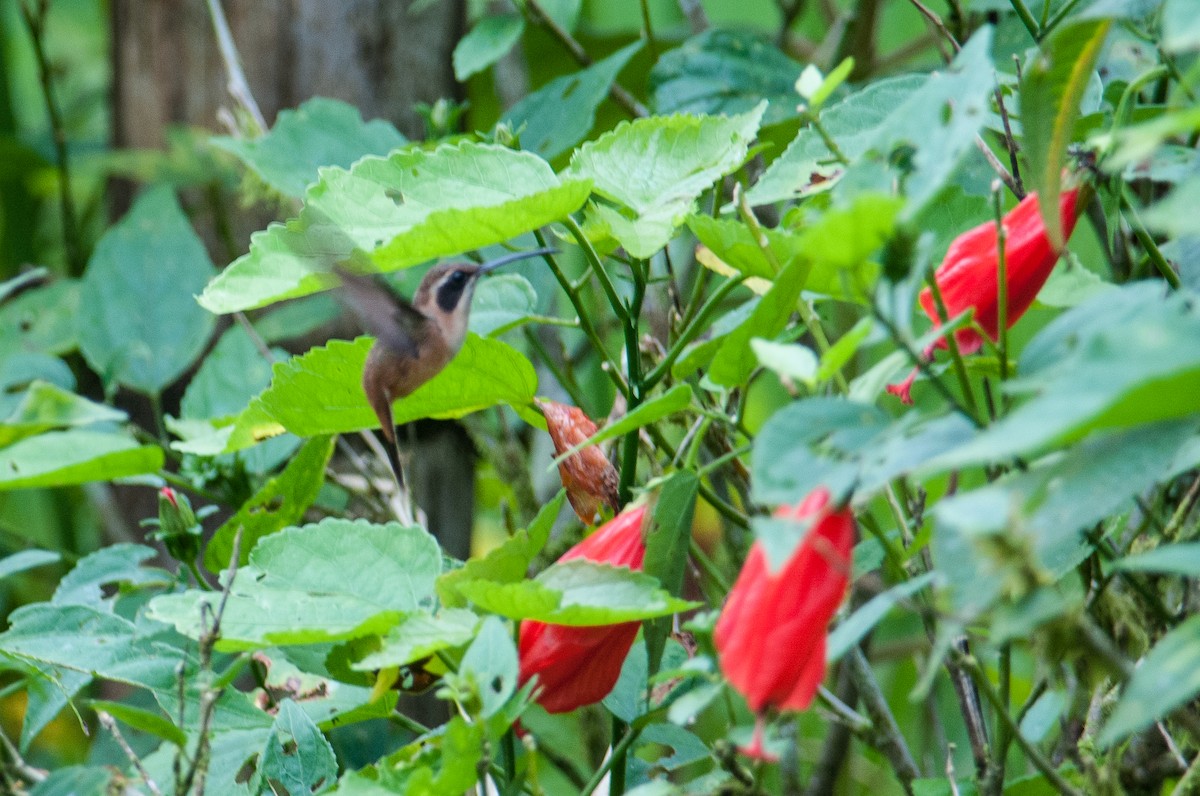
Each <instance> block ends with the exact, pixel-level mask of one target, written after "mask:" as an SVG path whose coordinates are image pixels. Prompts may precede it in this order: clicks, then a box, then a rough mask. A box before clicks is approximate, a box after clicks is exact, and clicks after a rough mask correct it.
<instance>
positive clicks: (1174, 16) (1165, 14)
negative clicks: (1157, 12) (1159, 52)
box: [1162, 0, 1200, 52]
mask: <svg viewBox="0 0 1200 796" xmlns="http://www.w3.org/2000/svg"><path fill="white" fill-rule="evenodd" d="M1162 32H1163V37H1162V46H1163V49H1165V50H1167V51H1168V52H1187V51H1192V50H1200V15H1197V14H1196V8H1195V6H1193V5H1192V4H1191V3H1190V2H1188V0H1166V2H1164V3H1163V6H1162Z"/></svg>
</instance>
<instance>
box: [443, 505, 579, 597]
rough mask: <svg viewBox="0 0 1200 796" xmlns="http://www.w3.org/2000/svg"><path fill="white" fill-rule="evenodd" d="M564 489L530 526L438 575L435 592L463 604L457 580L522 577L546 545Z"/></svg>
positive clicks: (508, 581)
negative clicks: (462, 563)
mask: <svg viewBox="0 0 1200 796" xmlns="http://www.w3.org/2000/svg"><path fill="white" fill-rule="evenodd" d="M566 497H567V492H566V490H565V489H560V490H559V491H558V494H557V495H555V496H554V498H553V499H552V500H550V501H549V502H547V503H546V504H545V505H543V506H542V508H541V509H540V510H539V511H538V513H537V516H536V517H534V518H533V521H532V522H530V523H529V527H528V528H526V529H524V530H520V531H517V532H516V533H514V534H513V535H512V536H511V537H509V538H508V539H505V540H504V542H503V543H501V544H499V545H497V546H496V547H494V548H492V549H491V550H489V551H488V552H487V554H486V555H484V556H483V557H482V558H477V559H472V560H471V561H468V562H466V564H464V565H463V566H462V567H460V568H459V569H454V570H451V571H449V572H447V573H446V574H444V575H442V576H441V577H440V578H438V583H437V589H438V596H439V597H441V599H442V602H443V603H444V604H446V605H450V606H458V607H461V606H464V605H466V599H465V598H464V597H463V596H462V595H461V594H459V593H458V584H460V583H465V582H467V581H471V580H488V581H494V582H497V583H515V582H516V581H519V580H523V579H524V578H525V575H526V574H527V573H528V572H529V565H530V564H532V563H533V560H534V558H535V557H536V556H537V554H538V553H540V552H541V550H542V548H543V547H545V546H546V540H547V539H549V538H550V531H551V529H552V528H553V527H554V521H555V520H556V519H558V514H559V512H560V511H561V510H562V506H563V501H564V500H566Z"/></svg>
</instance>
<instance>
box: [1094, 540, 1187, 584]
mask: <svg viewBox="0 0 1200 796" xmlns="http://www.w3.org/2000/svg"><path fill="white" fill-rule="evenodd" d="M1113 568H1114V569H1120V570H1124V571H1126V572H1163V573H1166V574H1170V575H1183V576H1184V577H1189V578H1195V577H1200V542H1183V543H1180V544H1169V545H1163V546H1162V547H1157V548H1155V549H1153V550H1147V551H1146V552H1145V553H1138V554H1137V555H1132V556H1126V557H1125V558H1122V559H1120V560H1118V561H1115V562H1113Z"/></svg>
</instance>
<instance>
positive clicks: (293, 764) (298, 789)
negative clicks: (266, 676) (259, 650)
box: [259, 699, 338, 794]
mask: <svg viewBox="0 0 1200 796" xmlns="http://www.w3.org/2000/svg"><path fill="white" fill-rule="evenodd" d="M259 771H260V772H261V775H262V778H263V782H264V784H265V783H266V782H271V783H279V785H281V786H282V787H283V789H284V791H285V792H286V793H295V794H299V793H316V792H318V791H320V790H321V789H323V788H325V787H327V786H329V785H332V784H333V782H334V781H335V780H336V779H337V773H338V765H337V756H336V755H334V753H333V747H332V746H330V745H329V741H327V740H325V736H324V735H322V734H321V731H320V730H319V729H317V725H316V724H314V723H313V721H312V719H310V718H309V717H308V716H307V715H305V713H304V711H303V710H301V709H300V707H299V705H297V704H296V703H295V702H293V701H292V700H290V699H285V700H284V701H283V702H282V703H280V705H279V712H278V713H276V714H275V723H274V724H273V725H271V732H270V734H269V735H268V736H267V744H266V747H265V748H264V749H263V754H262V763H261V765H260V767H259ZM270 789H271V790H272V791H274V790H275V787H274V785H272V787H271V788H270Z"/></svg>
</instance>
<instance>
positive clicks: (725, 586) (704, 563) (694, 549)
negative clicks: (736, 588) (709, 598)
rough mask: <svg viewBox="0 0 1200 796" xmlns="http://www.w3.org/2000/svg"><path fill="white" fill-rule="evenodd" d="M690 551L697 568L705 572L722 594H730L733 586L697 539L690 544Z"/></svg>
mask: <svg viewBox="0 0 1200 796" xmlns="http://www.w3.org/2000/svg"><path fill="white" fill-rule="evenodd" d="M688 551H689V552H690V553H691V556H692V560H694V561H695V562H696V566H698V567H699V568H700V571H701V572H703V573H704V575H705V576H706V577H707V578H708V579H709V580H711V581H712V582H713V583H714V584H715V585H716V587H717V588H718V589H720V590H721V594H722V595H725V594H729V590H730V589H731V588H732V586H730V584H729V581H728V580H726V579H725V576H724V575H723V574H721V570H720V568H719V567H718V566H717V565H716V563H715V562H714V561H713V560H712V559H711V558H709V557H708V553H705V552H704V549H703V548H701V547H700V543H699V542H697V541H696V540H695V539H692V540H691V541H690V542H689V543H688Z"/></svg>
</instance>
